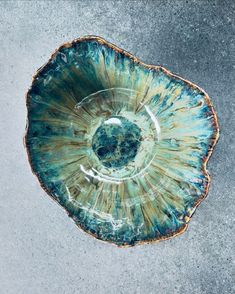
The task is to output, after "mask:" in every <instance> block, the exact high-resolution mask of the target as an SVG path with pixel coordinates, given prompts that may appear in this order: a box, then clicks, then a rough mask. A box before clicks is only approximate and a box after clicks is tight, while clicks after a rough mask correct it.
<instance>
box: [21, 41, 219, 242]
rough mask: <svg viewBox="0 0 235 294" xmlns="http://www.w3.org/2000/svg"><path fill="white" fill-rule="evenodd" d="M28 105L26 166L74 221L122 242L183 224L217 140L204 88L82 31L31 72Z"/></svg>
mask: <svg viewBox="0 0 235 294" xmlns="http://www.w3.org/2000/svg"><path fill="white" fill-rule="evenodd" d="M27 108H28V126H27V133H26V137H25V143H26V147H27V151H28V155H29V160H30V163H31V166H32V169H33V172H34V173H35V174H36V175H37V177H38V179H39V181H40V183H41V185H42V187H43V188H44V189H45V190H46V191H47V193H48V194H49V195H50V196H51V197H52V198H53V199H54V200H56V201H57V202H58V203H59V204H60V205H62V206H63V207H64V208H65V209H66V211H67V212H68V214H69V216H71V217H72V218H73V220H74V221H75V222H76V224H77V225H78V226H79V227H81V228H82V229H83V230H85V231H86V232H88V233H90V234H92V235H93V236H95V237H96V238H98V239H101V240H104V241H109V242H112V243H115V244H117V245H119V246H123V245H134V244H137V243H141V242H149V241H154V240H161V239H167V238H169V237H171V236H174V235H177V234H179V233H181V232H183V231H184V230H185V228H186V227H187V224H188V222H189V219H190V217H191V216H192V214H193V212H194V210H195V208H196V206H197V205H198V204H199V203H200V201H201V200H202V199H203V198H204V197H205V196H206V194H207V192H208V185H209V176H208V174H207V171H206V163H207V160H208V158H209V156H210V154H211V152H212V149H213V147H214V145H215V143H216V141H217V139H218V124H217V118H216V114H215V112H214V110H213V107H212V105H211V102H210V99H209V97H208V96H207V94H206V93H205V92H204V91H203V90H201V89H200V88H199V87H197V86H195V85H194V84H192V83H190V82H188V81H185V80H183V79H181V78H179V77H177V76H175V75H173V74H171V73H170V72H168V71H167V70H165V69H164V68H162V67H159V66H148V65H145V64H144V63H142V62H140V61H139V60H138V59H137V58H135V57H134V56H132V55H131V54H129V53H127V52H125V51H123V50H121V49H119V48H117V47H116V46H114V45H112V44H110V43H108V42H106V41H105V40H103V39H102V38H99V37H92V36H89V37H84V38H80V39H78V40H75V41H74V42H72V43H69V44H65V45H63V46H62V47H60V48H59V49H58V50H57V51H56V53H55V54H53V56H52V57H51V59H50V60H49V62H48V63H47V64H46V65H45V66H44V67H42V68H41V69H40V70H39V71H38V72H37V74H36V76H35V78H34V81H33V83H32V86H31V88H30V90H29V91H28V94H27ZM112 118H116V119H119V123H118V124H116V125H115V123H110V119H112ZM107 121H108V122H109V123H108V124H107V123H105V122H107ZM116 122H117V121H116Z"/></svg>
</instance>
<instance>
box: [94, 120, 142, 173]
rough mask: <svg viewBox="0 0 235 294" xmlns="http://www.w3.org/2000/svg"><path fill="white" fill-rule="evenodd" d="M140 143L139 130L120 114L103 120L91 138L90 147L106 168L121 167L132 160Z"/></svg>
mask: <svg viewBox="0 0 235 294" xmlns="http://www.w3.org/2000/svg"><path fill="white" fill-rule="evenodd" d="M140 144H141V130H140V128H139V127H138V126H137V125H136V124H135V123H133V122H130V121H129V120H128V119H127V118H125V117H122V116H111V117H109V118H108V119H106V120H104V121H103V122H102V123H101V125H100V126H99V127H98V129H97V130H96V132H95V134H94V135H93V138H92V149H93V151H94V152H95V154H96V156H97V157H98V158H99V160H100V162H101V163H102V164H103V165H104V166H105V167H108V168H111V167H112V168H122V167H124V166H125V165H127V164H128V163H129V162H130V161H133V160H134V158H135V156H136V154H137V152H138V149H139V147H140Z"/></svg>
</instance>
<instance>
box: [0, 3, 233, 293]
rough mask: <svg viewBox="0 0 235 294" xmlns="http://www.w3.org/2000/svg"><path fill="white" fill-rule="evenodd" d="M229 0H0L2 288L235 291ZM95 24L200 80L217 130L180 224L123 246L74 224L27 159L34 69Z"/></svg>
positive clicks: (96, 30)
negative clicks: (195, 197) (205, 181)
mask: <svg viewBox="0 0 235 294" xmlns="http://www.w3.org/2000/svg"><path fill="white" fill-rule="evenodd" d="M234 11H235V4H234V1H232V0H231V1H225V0H221V1H203V0H202V1H199V0H198V1H183V0H182V1H180V0H178V1H157V0H156V1H79V2H78V1H76V2H75V1H64V2H62V1H24V2H23V1H21V2H18V1H1V2H0V39H1V41H2V42H1V50H0V97H1V98H0V99H1V108H0V126H1V128H0V130H1V131H0V132H1V133H0V134H1V136H0V148H1V152H0V164H1V168H2V171H1V176H0V185H1V192H0V236H1V242H0V285H1V286H0V287H1V290H0V292H1V294H15V293H17V294H32V293H34V294H41V293H45V294H47V293H48V294H51V293H57V294H62V293H63V294H64V293H66V294H67V293H69V294H72V293H79V294H83V293H84V294H86V293H92V294H93V293H95V294H106V293H110V292H112V293H113V294H120V293H125V294H126V293H128V294H129V293H130V294H132V293H141V294H142V293H144V294H145V293H146V294H150V293H153V294H155V293H163V294H164V293H166V294H168V293H174V294H175V293H176V294H177V293H184V292H190V293H193V294H201V293H209V294H210V293H213V294H217V293H223V294H226V293H234V292H235V287H234V279H233V276H234V273H235V268H234V259H233V255H234V254H233V244H234V241H235V240H234V211H235V205H234V199H235V192H234V191H235V182H234V178H235V174H234V165H235V160H234V153H233V152H234V147H235V143H234V127H235V125H234V117H235V116H234V112H235V105H234V97H235V84H234V78H235V58H234V55H235V53H234V52H235V40H234V39H235V38H234V35H235V16H234ZM87 34H95V35H100V36H102V37H104V38H105V39H107V40H109V41H111V42H113V43H115V44H116V45H118V46H119V47H121V48H124V49H126V50H128V51H130V52H132V53H133V54H135V55H136V56H137V57H139V58H140V59H141V60H143V61H144V62H146V63H149V64H161V65H163V66H164V67H166V68H168V69H169V70H171V71H172V72H174V73H176V74H179V75H180V76H182V77H184V78H186V79H188V80H190V81H192V82H194V83H196V84H197V85H199V86H201V87H202V88H203V89H205V90H206V91H207V92H208V94H209V96H210V97H211V99H212V102H213V103H214V106H215V109H216V111H217V113H218V117H219V123H220V128H221V135H220V140H219V142H218V144H217V146H216V149H215V152H214V153H213V156H212V158H211V160H210V161H209V165H208V169H209V171H210V174H211V176H212V183H211V188H210V192H209V195H208V197H207V198H206V199H205V201H203V202H202V204H201V205H200V207H199V208H198V209H197V211H196V213H195V215H194V217H193V218H192V221H191V222H190V225H189V229H188V230H187V232H186V233H184V234H183V235H181V236H179V237H176V238H174V239H171V240H169V241H163V242H160V243H156V244H151V245H142V246H137V247H134V248H128V249H119V248H116V247H114V246H112V245H109V244H105V243H102V242H100V241H97V240H96V239H94V238H92V237H90V236H89V235H87V234H85V233H84V232H82V231H80V230H78V229H77V227H76V226H75V224H74V223H73V222H72V221H71V220H70V219H69V218H68V217H67V215H66V214H65V212H64V211H63V210H62V209H61V208H60V207H59V206H58V205H57V204H56V203H54V202H53V201H52V200H50V199H49V198H48V197H46V196H45V192H44V191H43V190H42V189H41V188H40V186H39V184H38V182H37V180H36V178H35V177H34V176H33V175H32V173H31V171H30V167H29V164H28V163H27V157H26V152H25V149H24V147H23V145H22V138H23V135H24V128H25V118H26V106H25V98H24V96H25V93H26V91H27V88H28V87H29V86H30V84H31V79H32V74H33V73H34V72H35V71H36V70H37V69H38V68H39V67H40V66H41V65H42V64H44V63H45V62H46V61H47V60H48V58H49V56H50V54H51V53H52V51H53V50H54V49H55V48H57V47H58V46H59V45H61V43H63V42H66V41H71V40H72V39H74V38H77V37H79V36H82V35H87Z"/></svg>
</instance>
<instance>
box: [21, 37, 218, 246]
mask: <svg viewBox="0 0 235 294" xmlns="http://www.w3.org/2000/svg"><path fill="white" fill-rule="evenodd" d="M87 41H88V42H89V41H96V42H98V43H99V44H100V45H105V46H107V47H109V48H111V49H112V50H114V51H115V52H117V53H121V54H123V55H124V56H125V57H128V58H129V59H131V60H132V61H133V62H134V63H135V64H140V65H141V66H142V67H144V68H146V69H148V70H155V71H159V70H161V71H162V72H163V73H164V74H165V75H166V76H168V77H170V78H174V79H176V80H179V81H183V82H185V83H186V84H188V85H189V86H190V87H191V88H192V89H196V90H198V91H200V92H202V94H203V95H204V96H203V98H204V99H205V102H206V104H207V106H208V108H209V109H210V111H211V113H212V117H213V119H212V120H213V124H212V125H213V135H212V136H211V140H212V143H211V145H210V146H209V147H208V154H207V156H204V157H203V164H202V169H201V171H202V173H203V175H204V176H205V177H206V179H207V185H206V187H205V189H204V193H202V194H201V196H200V198H199V199H198V200H197V201H196V202H195V204H194V206H193V207H192V208H191V210H192V212H191V214H190V216H186V217H185V221H186V223H185V224H184V225H183V226H182V227H180V228H179V229H178V230H176V231H174V232H172V233H170V234H167V235H165V236H160V237H156V238H153V239H149V240H140V241H136V242H134V244H128V243H127V244H121V245H120V244H116V243H115V242H113V241H110V240H103V239H101V238H100V237H99V236H97V235H96V234H94V233H91V232H88V231H87V230H86V229H85V228H83V226H82V224H81V223H79V222H78V219H77V218H76V217H74V216H72V215H71V214H70V213H69V212H68V211H67V209H66V208H65V207H64V206H63V205H61V204H60V203H59V202H58V201H57V200H56V197H55V196H54V195H53V193H52V192H51V191H50V190H49V189H48V188H47V187H46V186H45V185H44V183H43V180H42V179H41V177H40V175H39V174H38V173H37V171H36V170H34V166H33V163H32V158H31V155H30V152H29V148H28V145H29V144H27V137H28V132H29V99H30V98H29V92H30V90H31V88H32V86H33V83H34V81H35V80H36V79H37V77H38V76H39V75H40V73H41V72H42V70H43V69H44V68H45V67H46V66H47V65H48V64H50V62H51V61H52V59H53V58H54V57H55V56H56V55H57V53H58V52H59V51H60V50H61V49H63V48H70V47H72V46H73V45H74V44H77V43H81V42H87ZM25 100H26V108H27V115H26V127H25V134H24V137H23V145H24V148H25V149H26V153H27V159H28V162H29V164H30V168H31V171H32V173H33V175H34V176H35V177H36V178H37V180H38V182H39V184H40V186H41V187H42V189H43V190H44V191H45V192H46V194H47V195H48V196H50V198H51V199H52V200H53V201H55V202H56V203H57V204H59V205H60V207H62V209H63V210H64V211H65V212H66V213H67V215H68V216H69V217H70V218H72V219H73V221H74V222H75V224H76V226H77V227H78V228H79V229H81V231H83V232H84V233H86V234H88V235H90V236H92V237H94V238H96V239H97V240H99V241H101V242H104V243H106V244H107V243H109V244H112V245H114V246H117V247H118V248H127V247H133V246H136V245H143V244H149V243H153V242H154V243H156V242H159V241H163V240H169V239H171V238H173V237H176V236H178V235H181V234H183V233H184V232H185V231H186V230H187V228H188V225H189V222H190V220H191V218H192V216H193V214H194V212H195V210H196V208H197V207H198V206H199V205H200V203H201V202H202V201H203V200H204V199H205V198H206V196H207V195H208V192H209V187H210V184H211V176H210V174H209V172H208V171H207V163H208V161H209V159H210V157H211V155H212V153H213V150H214V148H215V145H216V144H217V142H218V140H219V135H220V128H219V123H218V116H217V113H216V111H215V109H214V106H213V104H212V101H211V99H210V97H209V95H208V94H207V93H206V92H205V91H204V90H203V89H202V88H200V87H199V86H197V85H196V84H194V83H192V82H190V81H188V80H186V79H184V78H182V77H180V76H179V75H176V74H174V73H172V72H171V71H169V70H168V69H166V68H165V67H163V66H161V65H153V64H146V63H144V62H143V61H142V60H141V59H139V58H138V57H136V56H135V55H133V54H131V53H130V52H128V51H126V50H124V49H121V48H120V47H118V46H116V45H114V44H113V43H111V42H109V41H107V40H106V39H104V38H102V37H99V36H96V35H85V36H82V37H79V38H76V39H74V40H72V41H71V42H65V43H63V44H62V45H61V46H59V47H58V49H56V50H55V51H54V52H53V53H52V54H51V57H50V58H49V60H48V61H47V62H46V63H45V64H44V65H42V66H41V67H40V68H39V69H38V70H36V73H35V74H34V75H33V77H32V81H31V85H30V87H29V88H28V90H27V92H26V94H25Z"/></svg>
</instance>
